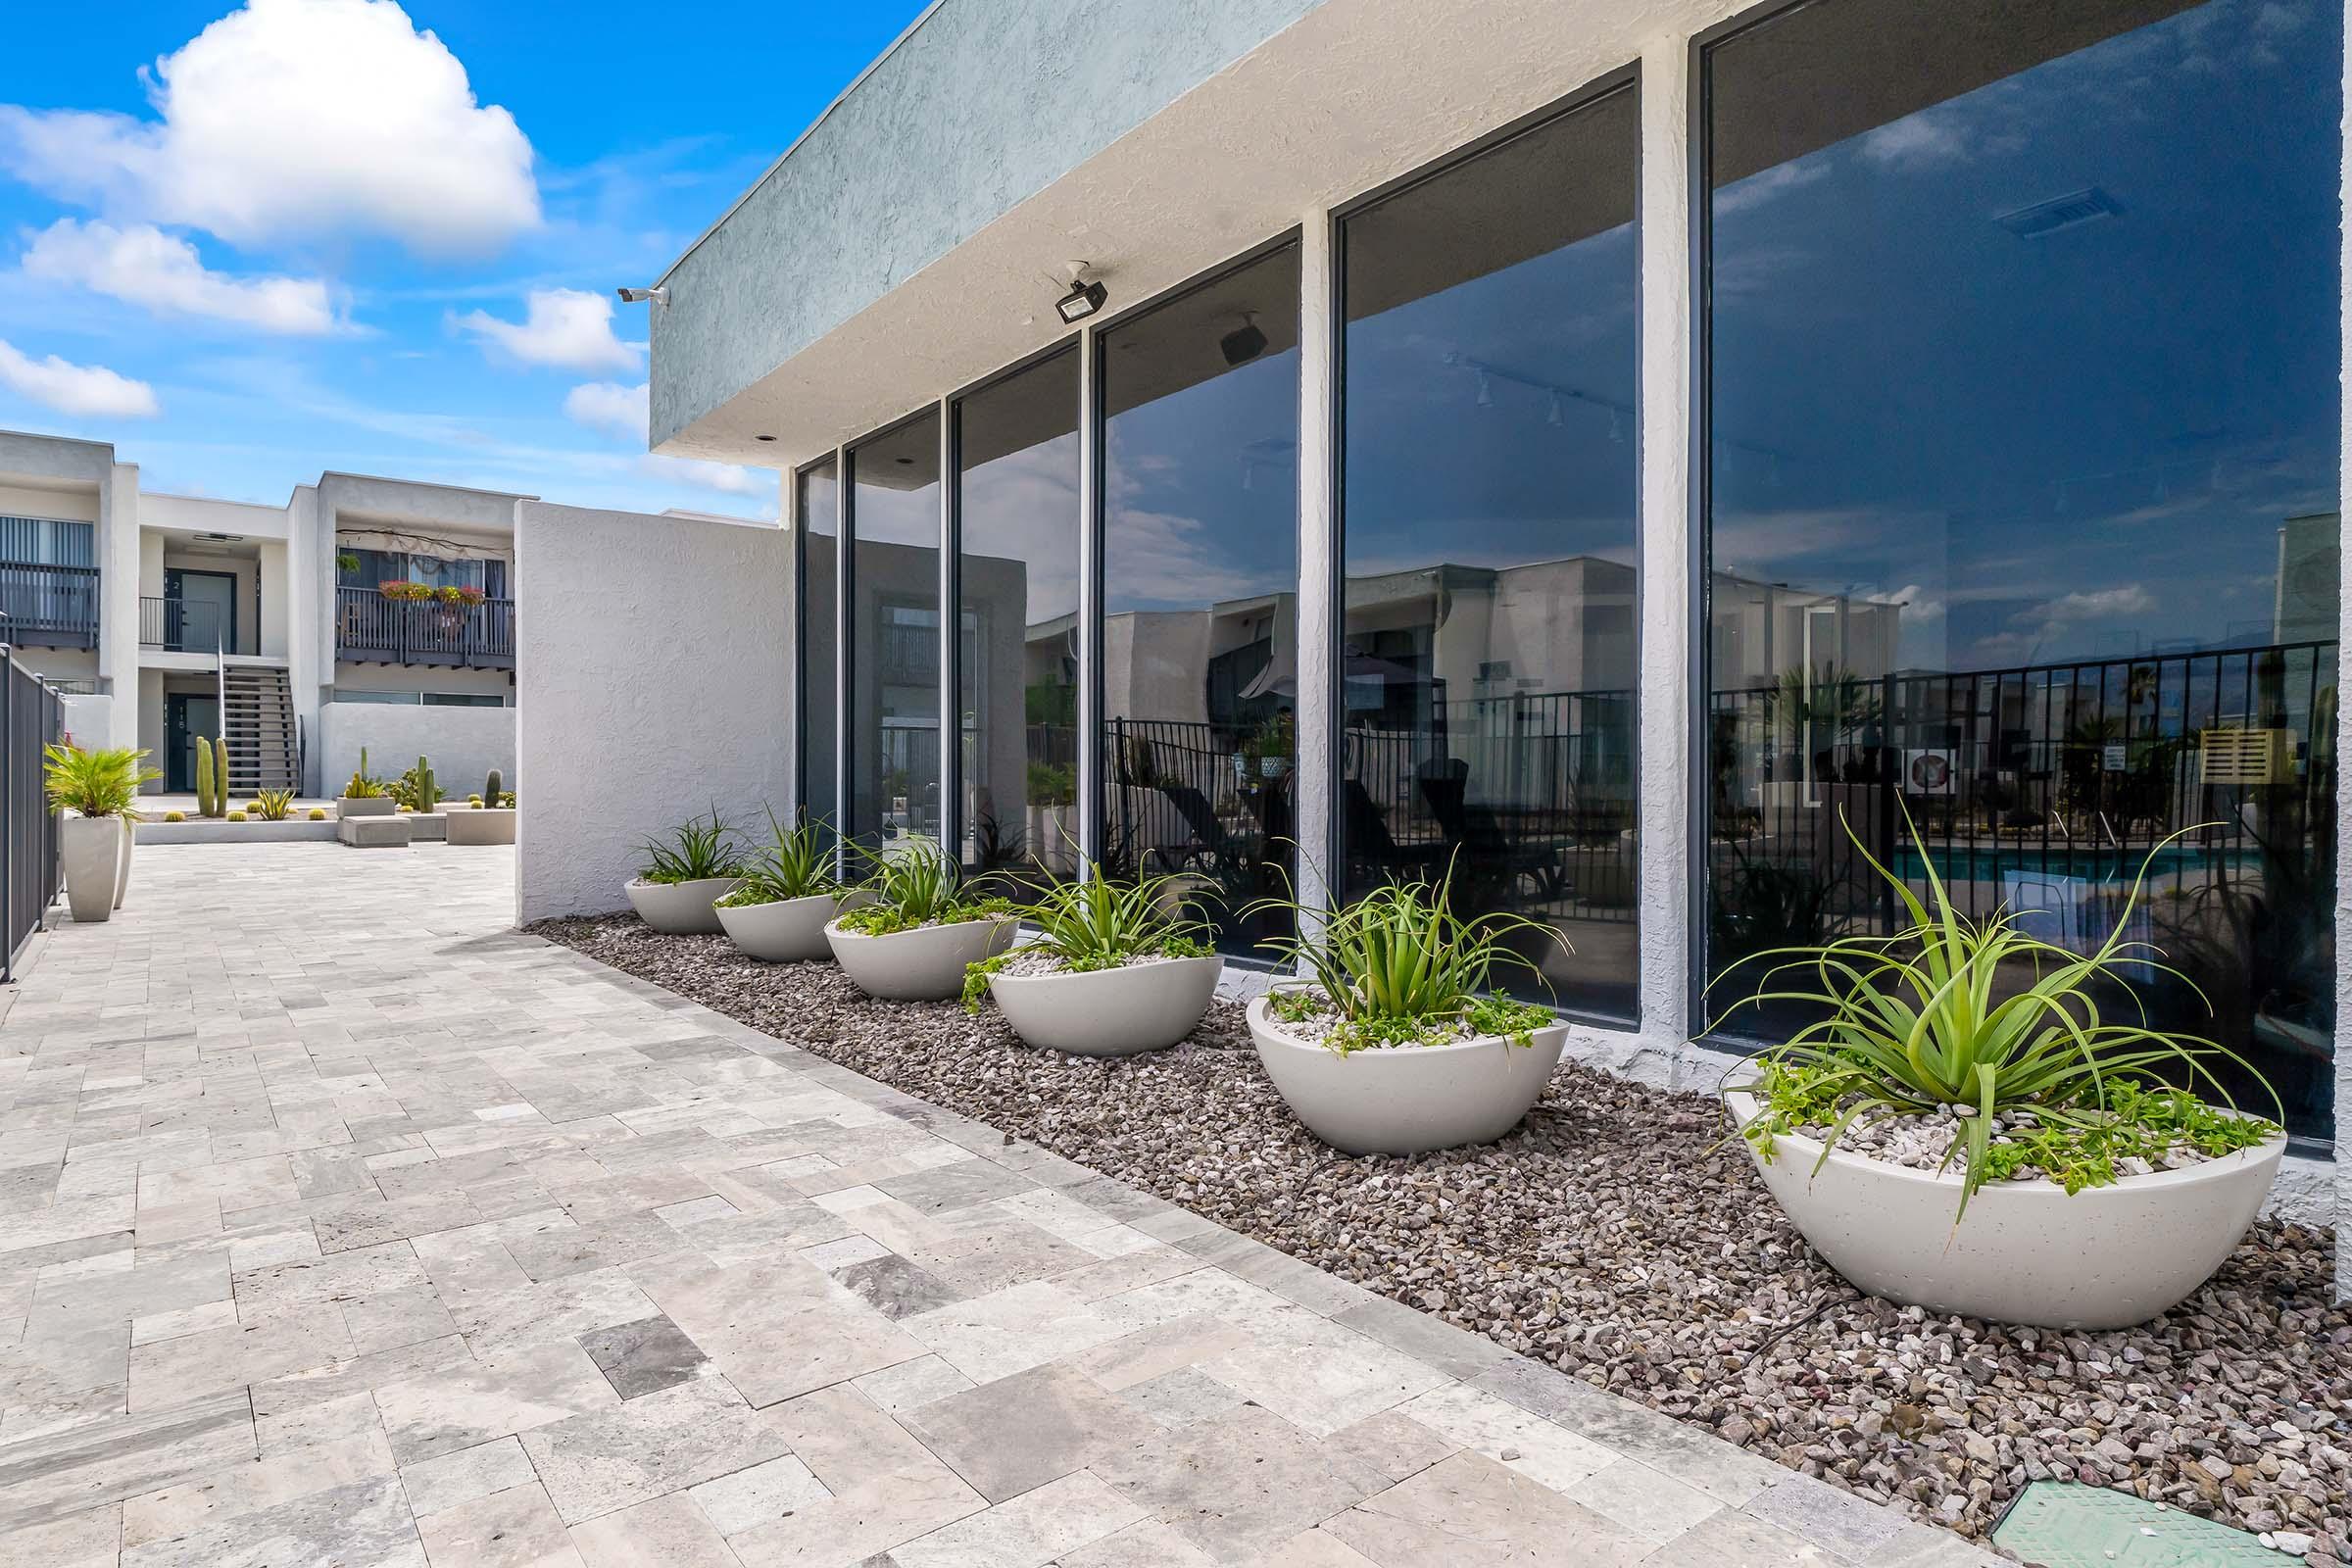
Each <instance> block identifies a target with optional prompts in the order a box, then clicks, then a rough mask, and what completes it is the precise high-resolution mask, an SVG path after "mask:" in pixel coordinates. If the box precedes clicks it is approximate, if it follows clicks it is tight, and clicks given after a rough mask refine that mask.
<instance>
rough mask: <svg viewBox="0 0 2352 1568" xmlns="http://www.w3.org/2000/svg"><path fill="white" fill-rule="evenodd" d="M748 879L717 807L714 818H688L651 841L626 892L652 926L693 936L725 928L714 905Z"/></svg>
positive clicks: (672, 933) (740, 853)
mask: <svg viewBox="0 0 2352 1568" xmlns="http://www.w3.org/2000/svg"><path fill="white" fill-rule="evenodd" d="M742 881H743V851H742V848H741V847H740V846H739V845H738V844H737V843H736V842H735V830H734V828H732V827H730V826H729V825H728V824H727V822H726V820H725V819H724V818H722V817H721V816H720V815H719V814H718V808H717V807H715V806H713V807H711V814H710V815H709V816H690V817H688V818H687V819H686V820H685V822H683V823H682V824H680V825H679V826H678V827H676V828H674V829H672V830H671V832H670V835H669V837H668V839H667V840H662V839H647V840H646V841H645V865H644V866H643V868H642V869H640V870H639V871H638V873H637V875H636V876H635V877H634V878H633V879H631V880H630V881H629V883H628V884H627V886H626V892H627V893H628V895H629V904H630V907H633V908H635V909H636V911H637V917H638V918H639V919H641V920H643V921H644V922H645V923H646V924H647V925H650V926H652V927H653V928H654V929H655V930H657V931H660V932H662V933H663V934H664V935H667V936H689V935H694V934H698V933H701V932H706V931H716V930H718V929H719V924H718V911H717V910H716V909H714V908H712V907H711V906H712V905H714V904H716V903H717V902H718V901H719V900H720V899H723V898H725V897H726V896H727V895H728V894H730V893H732V892H734V891H735V889H736V887H737V886H738V885H740V884H741V882H742Z"/></svg>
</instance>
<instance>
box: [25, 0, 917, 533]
mask: <svg viewBox="0 0 2352 1568" xmlns="http://www.w3.org/2000/svg"><path fill="white" fill-rule="evenodd" d="M920 9H921V6H920V4H919V3H918V0H860V3H858V4H855V5H846V6H845V5H818V4H807V3H802V0H767V3H764V4H760V5H751V4H741V5H725V4H712V3H705V4H701V5H698V6H696V7H693V8H691V21H689V20H688V13H686V12H681V11H677V10H674V9H673V10H669V11H664V10H663V9H662V8H661V7H650V8H649V7H646V6H642V5H618V4H611V3H607V0H575V3H569V4H565V5H564V6H562V7H556V6H552V5H520V4H515V3H512V0H496V3H482V0H463V3H461V0H406V3H405V4H397V3H395V0H251V3H249V4H247V5H245V6H243V7H241V8H234V9H232V8H231V7H230V6H229V4H228V3H227V0H211V3H208V4H193V5H191V4H173V3H157V0H138V3H134V4H131V5H125V6H120V7H112V8H108V15H107V18H106V23H105V25H93V21H92V18H91V16H90V15H89V14H88V13H86V12H85V13H76V12H74V11H73V9H71V8H67V9H62V10H61V9H56V8H52V9H51V10H50V11H48V12H47V13H45V14H43V15H42V16H39V17H35V16H32V15H27V16H26V17H25V18H23V19H21V23H22V24H23V25H20V26H19V27H18V28H17V29H15V31H14V33H13V35H12V37H11V40H10V42H11V47H10V48H9V49H8V50H6V51H0V271H5V272H7V273H11V274H13V275H9V276H6V277H5V278H4V279H0V285H4V286H0V429H17V430H35V431H42V432H49V433H56V434H64V435H75V436H82V437H87V438H91V439H97V440H105V441H112V442H114V443H115V445H116V448H117V455H118V456H119V457H120V458H122V459H123V460H124V461H127V462H133V463H137V464H138V465H139V466H140V468H141V482H142V484H143V485H144V486H145V487H147V488H149V489H153V490H167V491H179V492H185V493H194V494H203V495H214V496H222V497H227V498H231V499H236V500H249V501H264V502H270V503H281V504H282V503H283V501H284V500H285V497H286V494H287V492H288V491H289V490H290V489H291V488H292V487H293V486H294V485H296V484H299V483H303V482H306V481H308V480H311V479H315V478H316V477H317V476H318V474H319V471H320V470H321V469H327V468H339V469H345V470H352V471H360V472H377V473H388V474H396V475H400V476H402V477H411V478H421V479H432V480H438V481H442V482H447V483H454V484H466V485H474V486H480V487H484V488H489V489H500V490H519V491H524V492H528V493H532V494H538V495H543V496H546V497H548V498H550V499H553V500H561V501H566V502H576V503H582V504H588V505H599V506H613V507H625V508H633V509H642V510H649V511H660V510H662V509H664V508H670V507H679V508H685V509H689V510H694V511H706V512H722V513H731V514H736V515H773V513H774V511H775V506H776V486H775V483H774V479H773V476H772V475H771V474H770V473H769V472H768V471H766V470H761V469H737V468H727V467H721V466H713V465H696V464H682V463H673V462H667V461H665V460H660V459H652V458H649V457H647V456H646V454H645V441H644V422H643V421H644V412H643V411H644V394H643V390H642V389H643V383H644V381H645V375H646V369H645V357H644V351H643V339H644V335H645V318H644V307H642V306H640V307H634V308H631V307H623V306H619V305H617V304H614V303H613V293H612V291H613V286H614V285H615V284H620V283H646V282H651V281H652V280H653V278H654V276H655V275H656V274H657V273H659V272H660V271H661V270H662V268H663V267H665V266H666V265H667V264H668V263H669V262H670V261H671V260H673V259H674V258H675V257H676V255H677V253H678V252H679V251H680V250H681V249H683V248H684V246H685V245H686V244H687V243H688V242H689V241H690V240H692V239H693V237H694V236H695V235H696V234H697V233H699V232H700V231H701V230H702V229H703V228H704V227H705V226H706V225H707V224H709V223H710V222H711V221H712V220H714V219H715V218H717V216H718V215H719V214H720V213H721V212H722V211H724V210H725V208H726V206H727V204H728V203H729V202H731V201H732V200H733V199H734V198H735V197H736V195H737V194H739V193H740V192H741V191H742V190H743V188H744V187H745V186H746V185H748V184H749V183H750V182H751V181H752V180H753V179H755V178H757V177H758V175H759V173H760V171H761V170H762V169H764V168H765V167H766V166H767V164H768V163H769V162H771V161H772V160H773V159H774V158H775V157H776V155H777V154H778V153H780V152H782V151H783V150H784V148H785V147H786V146H787V145H789V144H790V143H791V141H792V139H793V138H794V137H795V136H797V135H798V134H799V133H800V132H801V131H802V130H803V129H804V128H806V127H807V125H808V123H809V121H810V120H812V119H813V118H814V117H815V116H816V115H817V113H818V112H819V111H821V110H822V109H823V108H824V106H825V105H826V104H827V103H828V102H830V101H831V100H832V98H833V96H834V95H835V94H836V93H837V92H839V91H840V89H841V88H842V87H843V86H845V85H846V84H847V83H848V82H849V81H850V79H851V78H852V77H853V76H855V75H856V74H857V73H858V71H859V70H861V69H862V68H863V67H864V66H865V65H866V63H867V62H869V61H870V60H871V59H872V58H873V57H874V56H875V55H876V54H878V53H879V52H880V51H881V50H882V49H883V48H885V47H886V46H887V45H888V44H889V42H890V41H891V39H892V38H894V37H896V36H897V35H898V34H899V33H900V32H901V31H902V30H904V28H905V27H906V25H907V24H908V23H909V22H910V21H912V20H913V18H914V16H915V15H916V14H917V13H918V12H919V11H920Z"/></svg>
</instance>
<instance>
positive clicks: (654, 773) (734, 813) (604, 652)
mask: <svg viewBox="0 0 2352 1568" xmlns="http://www.w3.org/2000/svg"><path fill="white" fill-rule="evenodd" d="M791 541H792V536H791V535H790V534H789V533H787V532H785V531H784V530H783V529H781V528H778V527H775V526H773V525H766V526H760V525H752V524H741V525H737V524H729V523H721V522H711V521H707V520H704V519H701V518H691V517H670V516H661V517H656V516H646V515H640V514H636V513H623V512H591V511H587V510H585V509H582V508H575V507H559V506H550V505H547V504H544V503H540V502H526V503H524V504H523V506H522V507H521V509H520V515H519V519H518V521H517V524H516V527H515V584H516V601H517V602H516V605H515V638H516V646H515V665H516V676H517V683H516V691H515V702H516V708H515V714H516V718H517V725H516V737H515V738H516V750H517V753H518V756H517V760H516V765H517V770H518V772H519V774H520V777H521V780H522V784H521V798H522V808H521V811H520V814H519V815H518V816H517V817H516V819H515V825H516V829H517V834H516V837H517V845H518V848H517V852H516V853H517V857H518V860H517V876H516V888H515V918H516V920H517V921H518V922H528V921H532V920H538V919H544V918H546V917H548V916H550V915H558V914H589V913H601V912H603V911H606V910H610V909H618V908H625V907H627V906H628V897H627V895H626V894H624V893H623V892H622V891H621V885H622V884H623V883H624V882H626V881H627V880H628V878H629V877H630V876H631V875H632V874H633V873H634V872H635V870H636V868H637V865H638V860H639V856H638V850H637V847H638V845H639V844H640V843H641V842H642V841H643V840H645V839H647V838H649V837H654V836H657V835H660V834H663V833H666V832H667V831H668V830H669V829H671V828H673V827H675V826H676V825H677V824H678V823H679V822H681V821H683V820H685V818H687V817H688V816H690V815H693V814H695V813H697V812H700V811H706V810H709V809H711V807H712V806H713V805H715V806H716V807H717V808H718V809H719V811H720V813H721V814H722V815H725V816H727V817H729V818H731V819H733V820H735V821H737V822H741V823H746V824H749V823H752V822H758V823H760V826H761V827H762V828H764V825H765V819H764V818H763V817H762V816H761V814H760V808H761V807H762V806H763V805H773V806H774V807H775V809H776V811H777V814H778V815H782V814H784V812H785V811H786V809H788V808H789V806H790V804H791V801H790V796H791V782H792V736H791V733H790V728H791V716H790V715H791V712H792V706H791V691H792V658H793V654H792V641H791V615H790V606H791V593H792V578H791V549H790V546H791Z"/></svg>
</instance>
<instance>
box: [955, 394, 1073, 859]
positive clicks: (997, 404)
mask: <svg viewBox="0 0 2352 1568" xmlns="http://www.w3.org/2000/svg"><path fill="white" fill-rule="evenodd" d="M956 462H957V465H958V467H959V470H960V471H959V472H958V474H957V477H956V483H957V485H958V487H959V488H958V491H957V496H956V504H957V507H958V518H959V521H960V525H961V532H962V560H961V561H960V562H959V563H958V579H959V586H960V591H961V594H962V622H963V625H962V637H963V643H962V648H961V665H960V669H959V671H958V677H957V678H958V680H959V682H960V684H961V685H962V688H963V691H962V694H961V701H960V702H959V703H958V705H957V707H958V709H959V711H960V715H961V736H962V747H963V750H962V763H963V803H962V816H961V828H962V844H963V858H964V864H965V866H966V868H968V869H971V870H975V871H992V870H1021V871H1024V872H1025V873H1027V874H1031V875H1037V874H1056V875H1058V874H1062V873H1066V872H1068V871H1070V870H1072V869H1074V868H1075V866H1076V864H1077V843H1078V823H1077V814H1076V810H1075V808H1074V805H1073V803H1074V802H1075V801H1076V800H1077V787H1078V777H1077V775H1078V649H1077V620H1078V528H1079V518H1080V508H1079V498H1078V356H1077V354H1076V352H1075V351H1074V350H1065V351H1063V352H1062V353H1059V354H1056V355H1055V356H1054V357H1053V358H1052V359H1050V360H1046V361H1044V362H1042V363H1040V364H1038V365H1034V366H1032V367H1030V368H1028V369H1026V370H1023V371H1021V372H1020V373H1019V374H1017V375H1013V376H1008V377H1006V378H1005V380H1002V381H999V382H998V383H996V384H995V385H994V386H991V387H987V388H984V389H983V390H981V391H979V392H976V393H974V394H973V395H972V396H970V397H968V398H965V399H964V400H963V401H962V402H961V403H959V404H958V405H957V406H956Z"/></svg>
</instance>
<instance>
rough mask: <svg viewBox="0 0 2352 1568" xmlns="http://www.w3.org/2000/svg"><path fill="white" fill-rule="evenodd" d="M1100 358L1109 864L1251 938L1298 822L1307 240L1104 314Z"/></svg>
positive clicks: (1237, 936) (1238, 936) (1264, 925)
mask: <svg viewBox="0 0 2352 1568" xmlns="http://www.w3.org/2000/svg"><path fill="white" fill-rule="evenodd" d="M1102 373H1103V420H1104V422H1103V717H1104V734H1103V789H1104V802H1103V845H1102V855H1103V862H1104V864H1105V865H1106V867H1107V868H1108V869H1109V870H1110V871H1111V873H1112V874H1113V875H1120V874H1133V873H1134V872H1136V871H1138V870H1141V871H1144V872H1153V873H1156V872H1162V871H1167V872H1177V873H1182V874H1183V875H1185V876H1187V877H1189V878H1192V879H1194V880H1195V882H1196V883H1197V884H1198V885H1199V886H1201V887H1202V888H1203V889H1206V890H1209V891H1211V892H1213V894H1214V895H1215V897H1216V899H1217V900H1218V901H1219V902H1218V904H1217V905H1216V906H1214V907H1215V908H1216V909H1217V910H1218V911H1219V915H1220V918H1219V929H1218V940H1219V943H1220V945H1221V946H1223V947H1224V948H1225V949H1226V950H1227V951H1229V952H1235V953H1249V952H1250V951H1251V950H1253V949H1255V948H1256V947H1257V946H1258V944H1259V943H1260V942H1262V940H1263V939H1264V938H1265V937H1266V936H1268V935H1270V934H1273V932H1272V930H1271V929H1270V927H1269V921H1268V918H1267V917H1265V916H1262V915H1259V916H1246V915H1245V912H1244V911H1245V910H1246V908H1247V907H1248V906H1250V904H1251V903H1252V902H1253V901H1255V900H1257V899H1259V898H1262V897H1264V896H1265V895H1266V894H1268V893H1279V892H1280V891H1282V888H1283V880H1282V872H1283V871H1285V870H1287V869H1288V867H1289V866H1290V865H1291V864H1292V862H1293V853H1292V851H1293V845H1294V842H1295V840H1296V837H1297V833H1298V829H1297V827H1296V825H1295V822H1294V819H1293V807H1292V802H1293V800H1294V794H1293V784H1294V782H1295V781H1294V779H1293V777H1292V775H1293V772H1294V763H1295V760H1296V758H1297V755H1298V749H1297V743H1296V734H1295V729H1294V723H1295V719H1296V715H1297V712H1298V701H1299V697H1298V684H1299V682H1298V637H1297V613H1298V584H1299V569H1298V534H1299V527H1298V512H1299V461H1298V460H1299V252H1298V249H1297V247H1296V246H1285V247H1283V248H1282V249H1281V250H1279V251H1276V252H1273V253H1272V254H1270V255H1267V256H1265V257H1262V258H1260V259H1259V260H1257V261H1254V262H1251V263H1250V264H1248V265H1247V266H1244V267H1241V268H1238V269H1236V270H1232V271H1229V272H1226V273H1224V274H1222V275H1221V276H1219V277H1216V278H1213V279H1211V280H1210V281H1208V282H1206V283H1203V284H1201V285H1200V286H1199V287H1197V288H1193V289H1190V290H1188V291H1187V292H1185V293H1183V294H1181V295H1179V296H1177V297H1176V298H1175V299H1172V300H1169V301H1167V302H1166V303H1165V304H1162V305H1158V306H1155V307H1153V308H1152V309H1151V310H1149V311H1147V312H1145V313H1143V314H1142V315H1139V316H1137V317H1135V318H1134V319H1130V320H1125V321H1121V322H1119V323H1118V324H1117V325H1115V326H1112V327H1110V328H1107V329H1105V330H1104V331H1103V336H1102Z"/></svg>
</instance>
